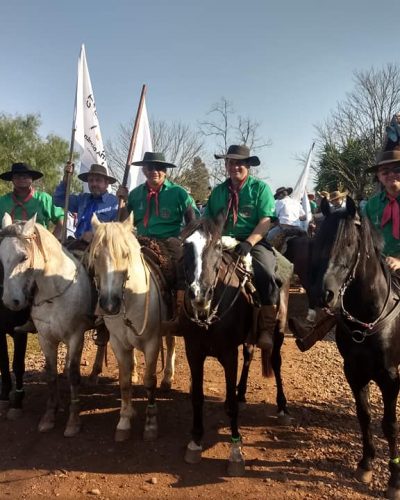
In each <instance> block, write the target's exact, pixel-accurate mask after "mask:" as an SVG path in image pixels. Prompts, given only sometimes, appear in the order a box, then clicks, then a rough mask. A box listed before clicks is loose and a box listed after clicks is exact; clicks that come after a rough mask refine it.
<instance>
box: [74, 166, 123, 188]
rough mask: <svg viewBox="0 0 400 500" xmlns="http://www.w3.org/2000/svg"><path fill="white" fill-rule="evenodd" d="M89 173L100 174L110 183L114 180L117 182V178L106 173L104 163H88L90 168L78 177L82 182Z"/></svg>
mask: <svg viewBox="0 0 400 500" xmlns="http://www.w3.org/2000/svg"><path fill="white" fill-rule="evenodd" d="M90 174H95V175H102V176H103V177H105V178H106V179H107V180H108V182H109V183H110V184H114V182H117V179H115V178H114V177H111V176H110V175H108V172H107V169H106V167H105V166H104V165H98V164H97V163H93V165H90V169H89V170H88V171H87V172H83V174H79V175H78V179H80V180H81V181H83V182H87V181H88V177H89V175H90Z"/></svg>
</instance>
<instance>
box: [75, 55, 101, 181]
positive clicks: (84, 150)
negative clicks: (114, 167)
mask: <svg viewBox="0 0 400 500" xmlns="http://www.w3.org/2000/svg"><path fill="white" fill-rule="evenodd" d="M72 126H73V128H74V129H75V142H74V145H75V150H76V151H77V152H78V153H79V155H80V158H79V159H80V164H81V165H80V170H79V173H80V174H82V173H84V172H87V171H88V170H89V169H90V165H92V164H93V163H97V164H99V165H104V166H105V167H106V168H107V160H106V155H105V153H104V146H103V139H102V138H101V131H100V125H99V120H98V118H97V111H96V103H95V100H94V95H93V89H92V83H91V81H90V76H89V70H88V66H87V62H86V54H85V46H84V45H82V47H81V53H80V55H79V61H78V79H77V83H76V96H75V112H74V122H73V124H72ZM107 171H108V168H107Z"/></svg>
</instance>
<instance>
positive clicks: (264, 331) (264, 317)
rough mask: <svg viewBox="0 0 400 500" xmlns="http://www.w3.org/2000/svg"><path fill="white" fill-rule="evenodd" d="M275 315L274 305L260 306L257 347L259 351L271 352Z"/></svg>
mask: <svg viewBox="0 0 400 500" xmlns="http://www.w3.org/2000/svg"><path fill="white" fill-rule="evenodd" d="M277 314H278V306H276V305H268V306H261V308H260V310H259V312H258V324H257V326H258V339H257V347H259V348H260V349H263V350H269V351H272V348H273V346H274V332H275V326H276V319H277V318H276V316H277Z"/></svg>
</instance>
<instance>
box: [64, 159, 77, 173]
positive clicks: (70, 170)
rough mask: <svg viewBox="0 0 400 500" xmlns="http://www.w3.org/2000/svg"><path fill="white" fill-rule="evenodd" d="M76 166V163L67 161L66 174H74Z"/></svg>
mask: <svg viewBox="0 0 400 500" xmlns="http://www.w3.org/2000/svg"><path fill="white" fill-rule="evenodd" d="M74 168H75V165H74V163H72V162H70V161H67V164H66V165H65V167H64V174H73V173H74Z"/></svg>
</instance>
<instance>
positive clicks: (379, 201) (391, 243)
mask: <svg viewBox="0 0 400 500" xmlns="http://www.w3.org/2000/svg"><path fill="white" fill-rule="evenodd" d="M388 203H389V200H388V199H387V197H386V193H385V192H382V193H378V194H376V195H375V196H372V198H370V199H369V200H368V201H367V204H366V205H365V209H364V210H365V214H366V216H367V217H368V219H369V220H370V221H371V222H372V224H373V225H374V226H375V227H376V229H377V230H378V231H379V232H380V233H381V234H382V236H383V239H384V241H385V247H384V249H383V253H384V254H385V255H387V256H391V257H400V240H396V239H395V238H394V237H393V234H392V221H389V222H388V223H387V224H385V225H384V226H383V227H381V220H382V215H383V210H384V209H385V207H386V205H387V204H388ZM397 203H400V195H399V196H398V197H397Z"/></svg>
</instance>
